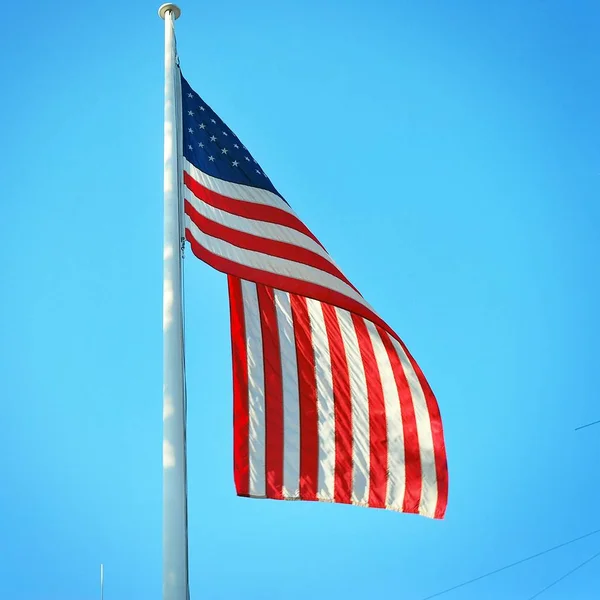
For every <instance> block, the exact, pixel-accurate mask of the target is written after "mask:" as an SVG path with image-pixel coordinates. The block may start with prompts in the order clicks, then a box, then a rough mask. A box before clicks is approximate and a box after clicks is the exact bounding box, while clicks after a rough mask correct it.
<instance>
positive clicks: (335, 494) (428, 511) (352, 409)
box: [181, 76, 448, 518]
mask: <svg viewBox="0 0 600 600" xmlns="http://www.w3.org/2000/svg"><path fill="white" fill-rule="evenodd" d="M181 108H182V130H183V136H182V144H183V148H182V150H183V195H184V209H185V236H186V239H187V240H188V242H189V243H190V245H191V248H192V251H193V253H194V254H195V255H196V256H197V257H198V258H200V259H201V260H203V261H205V262H206V263H208V264H209V265H211V266H212V267H214V268H215V269H218V270H219V271H222V272H224V273H226V274H227V275H228V283H229V303H230V315H231V338H232V350H233V382H234V386H233V387H234V479H235V485H236V490H237V493H238V495H240V496H249V497H252V498H273V499H280V500H313V501H315V500H316V501H323V502H338V503H344V504H355V505H360V506H371V507H378V508H387V509H391V510H396V511H402V512H407V513H417V514H421V515H424V516H428V517H434V518H443V516H444V513H445V510H446V504H447V498H448V472H447V465H446V451H445V446H444V436H443V431H442V422H441V417H440V412H439V408H438V405H437V401H436V399H435V396H434V394H433V392H432V390H431V388H430V386H429V384H428V383H427V380H426V379H425V377H424V375H423V373H422V371H421V369H420V368H419V366H418V365H417V363H416V362H415V360H414V358H413V357H412V356H411V355H410V353H409V351H408V349H407V348H406V346H405V345H404V343H403V342H402V340H401V339H400V338H399V337H398V335H397V334H396V333H395V332H394V331H393V330H392V329H391V328H390V327H389V325H387V324H386V323H385V321H384V320H383V319H382V318H381V317H380V316H379V315H378V314H377V313H376V312H375V311H374V309H373V308H371V307H370V305H369V304H368V303H367V302H366V301H365V299H364V298H363V296H362V295H361V294H360V293H359V292H358V290H357V289H356V288H355V287H354V286H353V285H352V283H350V281H349V280H348V279H347V278H346V277H345V276H344V274H343V273H342V272H341V270H340V269H339V267H338V266H337V265H336V264H335V263H334V261H333V260H332V258H331V257H330V256H329V254H328V253H327V251H326V250H325V248H324V247H323V245H322V244H321V243H320V242H319V240H318V239H317V238H316V237H315V236H314V235H313V234H312V233H311V231H310V230H309V229H308V227H307V226H306V225H305V224H304V223H303V222H302V221H301V220H300V219H299V218H298V216H297V215H296V214H295V213H294V211H293V210H292V208H291V207H290V206H289V204H288V203H287V202H286V201H285V200H284V199H283V197H282V196H281V194H279V192H278V191H277V189H276V188H275V187H274V186H273V184H272V182H271V180H270V179H269V178H268V176H267V175H266V174H265V172H264V171H263V169H262V168H261V167H260V165H259V164H258V163H257V162H256V160H255V159H254V157H253V156H252V154H251V153H250V152H249V151H248V149H247V148H246V146H244V144H242V142H241V141H240V139H239V138H238V137H237V136H236V135H235V134H234V133H233V131H231V129H230V128H229V127H227V125H225V123H223V121H222V120H221V119H220V118H219V117H218V116H217V115H216V113H215V112H214V111H213V110H212V109H211V108H210V107H209V106H208V105H207V104H206V103H205V102H204V101H203V100H202V98H201V97H200V96H199V95H198V94H197V93H196V92H195V91H194V90H193V89H192V88H191V87H190V85H189V84H188V82H187V81H186V80H185V79H184V78H183V76H182V77H181Z"/></svg>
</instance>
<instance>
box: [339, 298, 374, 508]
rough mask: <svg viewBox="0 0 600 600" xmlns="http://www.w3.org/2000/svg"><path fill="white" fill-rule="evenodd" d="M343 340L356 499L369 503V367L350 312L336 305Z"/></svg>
mask: <svg viewBox="0 0 600 600" xmlns="http://www.w3.org/2000/svg"><path fill="white" fill-rule="evenodd" d="M336 313H337V318H338V323H339V324H340V329H341V332H342V340H343V342H344V348H345V349H346V358H347V361H348V372H349V374H350V398H351V401H352V502H354V503H357V504H366V503H368V501H369V468H370V459H371V447H370V440H369V395H368V391H367V380H366V377H365V367H364V365H363V361H362V357H361V354H360V347H359V345H358V337H357V335H356V330H355V329H354V323H353V322H352V316H351V315H350V313H349V312H347V311H345V310H343V309H341V308H337V309H336Z"/></svg>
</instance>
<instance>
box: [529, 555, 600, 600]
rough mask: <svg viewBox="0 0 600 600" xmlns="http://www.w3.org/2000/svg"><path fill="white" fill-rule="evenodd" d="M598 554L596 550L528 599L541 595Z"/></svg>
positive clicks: (531, 599)
mask: <svg viewBox="0 0 600 600" xmlns="http://www.w3.org/2000/svg"><path fill="white" fill-rule="evenodd" d="M598 556H600V552H596V554H594V556H591V557H590V558H588V559H587V560H584V561H583V562H582V563H579V564H578V565H577V566H576V567H575V568H574V569H571V570H570V571H569V572H568V573H565V574H564V575H563V576H562V577H559V578H558V579H557V580H556V581H553V582H552V583H551V584H550V585H547V586H546V587H545V588H544V589H543V590H540V591H539V592H538V593H537V594H534V595H533V596H531V598H529V599H528V600H533V599H534V598H537V597H538V596H541V595H542V594H543V593H544V592H545V591H546V590H549V589H550V588H551V587H553V586H555V585H556V584H557V583H560V582H561V581H562V580H563V579H566V578H567V577H568V576H569V575H571V574H573V573H575V571H578V570H579V569H581V567H584V566H585V565H587V564H588V563H589V562H592V561H593V560H594V559H595V558H598Z"/></svg>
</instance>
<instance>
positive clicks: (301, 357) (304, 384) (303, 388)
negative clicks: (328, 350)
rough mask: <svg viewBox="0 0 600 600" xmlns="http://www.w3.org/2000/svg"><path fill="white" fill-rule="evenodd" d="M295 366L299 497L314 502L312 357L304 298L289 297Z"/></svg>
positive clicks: (316, 471) (316, 467)
mask: <svg viewBox="0 0 600 600" xmlns="http://www.w3.org/2000/svg"><path fill="white" fill-rule="evenodd" d="M290 301H291V305H292V316H293V321H294V339H295V341H296V362H297V364H298V396H299V401H300V498H301V499H302V500H317V485H318V477H319V430H318V416H317V383H316V379H315V355H314V350H313V344H312V335H311V329H310V318H309V316H308V305H307V303H306V298H304V297H302V296H296V295H294V294H292V295H290Z"/></svg>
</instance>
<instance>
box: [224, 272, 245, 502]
mask: <svg viewBox="0 0 600 600" xmlns="http://www.w3.org/2000/svg"><path fill="white" fill-rule="evenodd" d="M227 281H228V284H229V311H230V320H231V351H232V362H233V477H234V481H235V489H236V491H237V494H238V495H239V496H248V495H249V493H250V490H249V488H250V483H249V474H250V471H249V468H248V422H249V418H248V356H247V350H246V326H245V323H244V301H243V297H242V285H241V282H240V280H239V279H238V278H237V277H228V278H227Z"/></svg>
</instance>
